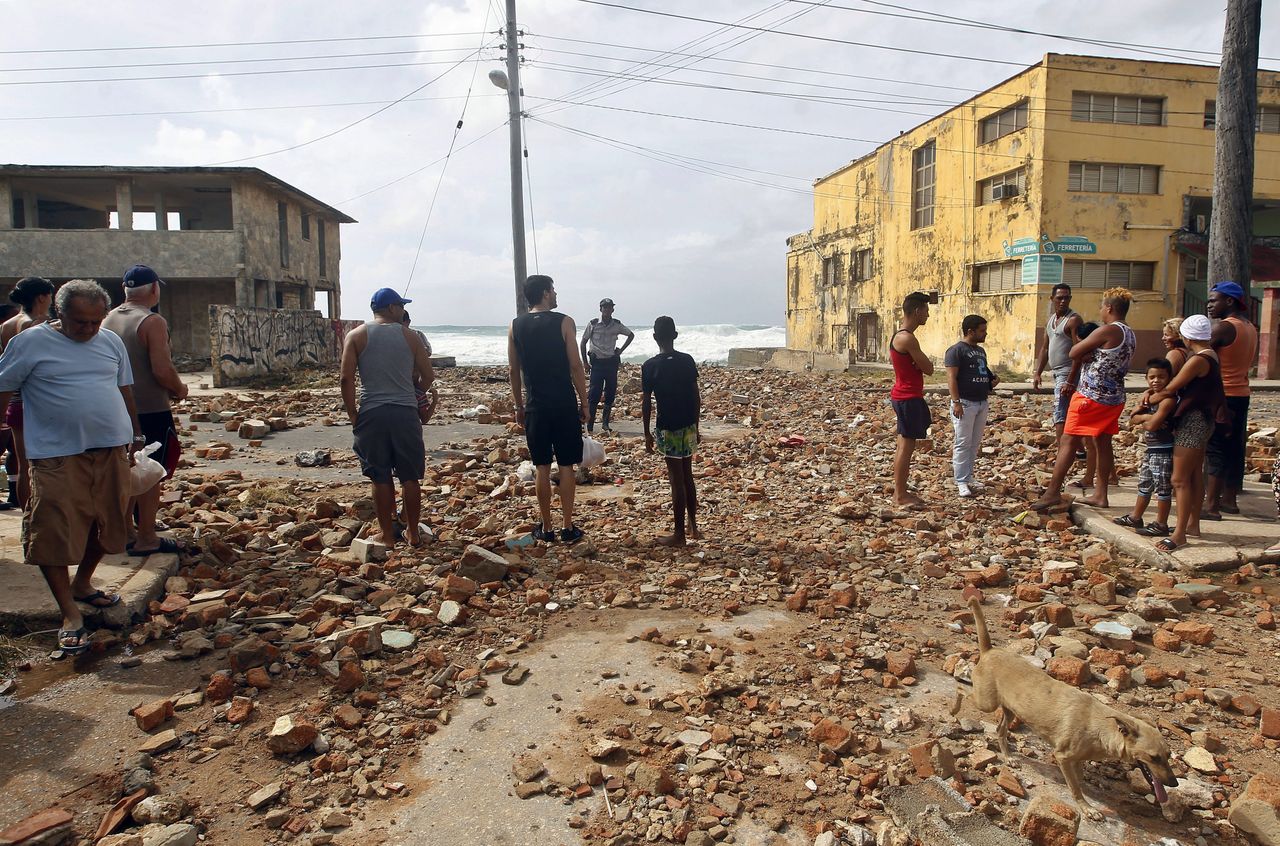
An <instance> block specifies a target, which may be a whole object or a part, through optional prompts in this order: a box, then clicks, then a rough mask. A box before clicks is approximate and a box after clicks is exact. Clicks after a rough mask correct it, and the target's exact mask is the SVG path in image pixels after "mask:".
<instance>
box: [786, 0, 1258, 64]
mask: <svg viewBox="0 0 1280 846" xmlns="http://www.w3.org/2000/svg"><path fill="white" fill-rule="evenodd" d="M790 2H792V3H805V4H812V3H813V2H814V0H790ZM861 2H862V3H865V4H866V5H868V6H883V7H885V8H887V9H900V10H902V11H905V12H916V13H917V14H918V15H920V16H921V17H916V16H911V15H896V14H893V13H892V12H878V11H872V10H869V9H855V8H852V7H850V6H836V5H833V6H830V8H832V9H845V10H848V11H850V12H860V13H863V14H872V15H886V16H888V17H900V18H905V19H906V20H919V21H929V22H931V23H940V24H949V25H953V26H967V27H975V28H979V29H990V30H995V31H998V32H1009V33H1015V34H1018V35H1035V36H1039V37H1041V38H1056V39H1058V40H1060V41H1074V42H1077V43H1080V44H1092V45H1095V46H1099V47H1117V48H1121V49H1126V50H1132V51H1134V52H1152V53H1154V55H1163V54H1164V53H1162V52H1161V51H1165V53H1195V54H1198V55H1201V56H1221V55H1222V53H1221V51H1218V50H1196V49H1194V48H1192V47H1171V46H1168V45H1162V44H1136V43H1134V42H1132V41H1109V40H1106V39H1100V38H1084V37H1082V36H1078V35H1064V34H1062V33H1057V32H1042V31H1039V30H1034V29H1024V28H1022V27H1016V26H1007V25H1004V24H993V23H990V22H988V21H979V20H975V19H973V18H962V17H957V16H956V15H946V14H943V13H942V12H934V11H930V10H927V9H916V8H912V7H911V6H903V5H900V4H898V3H885V2H881V0H861ZM1258 58H1259V59H1260V60H1262V61H1280V57H1275V56H1259V57H1258Z"/></svg>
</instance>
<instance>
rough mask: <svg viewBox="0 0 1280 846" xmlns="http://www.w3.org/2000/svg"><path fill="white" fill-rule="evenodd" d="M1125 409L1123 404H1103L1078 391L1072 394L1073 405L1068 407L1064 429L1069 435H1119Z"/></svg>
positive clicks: (1091, 436)
mask: <svg viewBox="0 0 1280 846" xmlns="http://www.w3.org/2000/svg"><path fill="white" fill-rule="evenodd" d="M1123 411H1124V405H1123V404H1121V405H1103V404H1102V403H1100V402H1094V401H1093V400H1091V399H1089V398H1088V397H1086V396H1085V395H1084V394H1082V393H1080V392H1079V391H1077V392H1076V393H1074V394H1072V395H1071V405H1070V406H1069V407H1068V408H1067V423H1066V427H1065V428H1064V429H1063V431H1064V432H1066V433H1067V434H1068V435H1083V436H1085V437H1089V438H1094V437H1097V436H1098V435H1117V434H1119V433H1120V415H1121V413H1122V412H1123Z"/></svg>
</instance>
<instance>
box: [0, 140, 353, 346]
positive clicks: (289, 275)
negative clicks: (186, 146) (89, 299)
mask: <svg viewBox="0 0 1280 846" xmlns="http://www.w3.org/2000/svg"><path fill="white" fill-rule="evenodd" d="M342 223H355V220H354V219H353V218H351V217H348V216H347V215H345V214H343V213H342V212H340V211H338V210H337V209H335V208H334V207H333V206H330V205H326V204H325V203H322V202H321V201H319V200H317V199H316V198H315V197H312V196H311V195H309V194H305V193H303V192H302V191H300V190H298V189H297V188H295V187H293V186H292V185H289V184H288V183H286V182H283V181H282V180H280V179H277V178H276V177H274V176H272V175H271V174H269V173H266V172H265V171H262V170H259V169H258V168H256V167H104V166H88V167H80V166H66V165H57V166H53V165H48V166H46V165H0V296H3V295H4V294H6V293H7V291H8V290H9V289H11V288H12V287H13V284H14V283H15V282H17V281H18V280H19V279H21V278H22V277H24V276H32V275H34V276H44V277H46V278H48V279H50V280H52V281H53V282H54V283H61V282H64V281H66V280H68V279H81V278H87V279H97V280H98V281H99V282H100V283H102V285H103V286H104V287H106V289H107V290H108V291H110V292H111V293H112V296H113V297H114V298H115V300H116V301H117V302H119V301H120V299H121V298H122V297H123V293H122V290H121V286H120V276H121V274H123V273H124V271H125V270H126V269H127V268H129V267H130V266H132V265H134V264H138V263H141V264H147V265H150V266H151V267H153V268H155V269H156V271H157V272H158V273H159V274H160V275H161V276H162V277H163V278H164V279H165V281H166V282H167V283H168V287H167V288H166V290H165V292H164V296H163V298H162V300H161V303H160V312H161V314H163V315H164V316H165V318H166V319H167V320H168V322H169V326H170V329H171V332H172V344H173V349H174V352H175V354H176V355H180V356H191V357H199V358H206V359H207V358H208V357H209V354H210V325H209V321H210V308H209V307H210V306H213V305H225V306H238V307H240V308H241V309H246V308H255V307H256V308H262V309H315V308H317V297H320V298H321V300H320V303H319V307H320V309H321V310H322V311H323V312H324V314H325V315H326V316H327V317H329V318H334V319H336V318H339V317H340V316H341V315H340V305H339V300H340V287H339V282H338V262H339V258H340V255H341V249H340V246H339V233H338V226H339V224H342Z"/></svg>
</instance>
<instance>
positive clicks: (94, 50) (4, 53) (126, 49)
mask: <svg viewBox="0 0 1280 846" xmlns="http://www.w3.org/2000/svg"><path fill="white" fill-rule="evenodd" d="M483 34H484V33H480V32H420V33H416V34H406V35H348V36H343V37H340V38H294V39H288V40H277V41H210V42H205V43H203V44H150V45H146V46H142V45H137V44H130V45H128V46H122V47H58V48H44V49H39V50H0V56H32V55H45V54H50V53H123V52H129V53H141V52H149V51H151V50H203V49H205V48H209V47H276V46H280V45H286V44H336V43H340V42H351V41H389V40H393V39H401V38H458V37H462V36H467V37H470V36H473V35H483Z"/></svg>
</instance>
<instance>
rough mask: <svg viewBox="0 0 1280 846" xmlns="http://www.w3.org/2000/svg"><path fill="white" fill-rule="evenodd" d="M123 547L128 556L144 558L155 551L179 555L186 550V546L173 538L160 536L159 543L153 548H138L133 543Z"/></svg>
mask: <svg viewBox="0 0 1280 846" xmlns="http://www.w3.org/2000/svg"><path fill="white" fill-rule="evenodd" d="M125 549H126V550H127V551H128V553H129V557H130V558H146V557H147V556H148V555H153V554H155V553H157V552H162V553H171V554H173V555H181V554H182V553H184V552H186V551H187V548H186V546H184V545H183V544H181V543H179V542H178V541H176V540H174V539H173V538H160V545H159V546H157V547H156V548H155V549H138V548H137V547H135V546H134V545H133V544H129V545H128V546H127V547H125Z"/></svg>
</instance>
